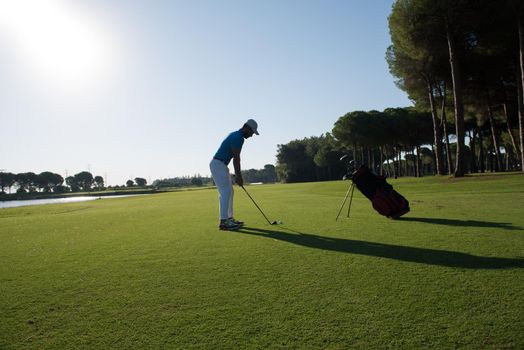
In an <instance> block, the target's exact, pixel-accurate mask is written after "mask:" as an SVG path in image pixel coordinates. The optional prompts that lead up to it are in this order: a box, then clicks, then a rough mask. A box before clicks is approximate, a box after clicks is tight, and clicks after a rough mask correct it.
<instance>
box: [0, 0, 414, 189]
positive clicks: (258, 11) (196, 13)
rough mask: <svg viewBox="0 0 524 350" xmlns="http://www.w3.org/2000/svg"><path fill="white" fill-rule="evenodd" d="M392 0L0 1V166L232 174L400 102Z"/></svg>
mask: <svg viewBox="0 0 524 350" xmlns="http://www.w3.org/2000/svg"><path fill="white" fill-rule="evenodd" d="M392 3H393V0H339V1H336V0H318V1H311V0H207V1H206V0H191V1H190V0H184V1H175V0H173V1H170V0H151V1H146V0H142V1H135V0H63V1H60V0H54V1H53V0H47V1H44V0H34V1H28V0H17V1H11V0H0V77H1V78H0V130H1V134H0V137H1V147H0V169H2V170H3V171H9V172H13V173H19V172H27V171H32V172H35V173H40V172H42V171H52V172H56V173H59V174H61V175H62V176H66V175H74V174H76V173H78V172H80V171H84V170H88V171H90V172H91V173H92V174H93V175H101V176H103V177H106V179H107V184H109V185H117V184H124V183H125V181H126V180H128V179H134V178H135V177H143V178H145V179H147V180H148V182H152V181H154V180H155V179H159V178H168V177H174V176H187V175H190V176H191V175H194V174H200V175H203V176H207V175H209V174H210V171H209V161H210V160H211V158H212V156H213V154H214V152H215V151H216V149H217V148H218V146H219V144H220V142H221V141H222V139H223V138H224V137H225V136H226V135H227V134H228V133H229V132H231V131H234V130H236V129H239V128H240V127H241V126H242V124H243V123H244V122H245V121H246V120H247V119H249V118H253V119H255V120H256V121H257V122H258V123H259V132H260V136H256V135H255V136H253V138H250V139H248V140H247V141H246V142H245V143H244V147H243V150H242V168H243V169H250V168H255V169H261V168H263V167H264V165H265V164H275V162H276V159H275V157H276V151H277V145H278V144H285V143H288V142H289V141H291V140H294V139H302V138H304V137H309V136H320V135H321V134H323V133H326V132H331V130H332V128H333V124H334V123H335V121H336V120H337V119H338V118H339V117H340V116H342V115H344V114H345V113H347V112H350V111H355V110H371V109H377V110H383V109H385V108H387V107H403V106H409V105H411V103H410V101H409V100H408V98H407V96H406V95H405V94H404V93H403V92H402V91H400V90H399V89H398V88H397V87H396V86H395V85H394V79H393V77H392V76H391V75H390V74H389V71H388V67H387V63H386V61H385V51H386V48H387V47H388V46H389V45H390V38H389V32H388V27H387V17H388V15H389V13H390V11H391V6H392Z"/></svg>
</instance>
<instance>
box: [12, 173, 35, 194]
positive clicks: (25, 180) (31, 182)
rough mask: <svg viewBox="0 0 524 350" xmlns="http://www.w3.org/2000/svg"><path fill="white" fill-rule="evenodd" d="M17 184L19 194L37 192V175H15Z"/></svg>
mask: <svg viewBox="0 0 524 350" xmlns="http://www.w3.org/2000/svg"><path fill="white" fill-rule="evenodd" d="M15 177H16V184H17V185H18V190H17V192H19V193H25V192H36V183H37V181H38V180H37V175H36V174H35V173H32V172H27V173H19V174H16V175H15Z"/></svg>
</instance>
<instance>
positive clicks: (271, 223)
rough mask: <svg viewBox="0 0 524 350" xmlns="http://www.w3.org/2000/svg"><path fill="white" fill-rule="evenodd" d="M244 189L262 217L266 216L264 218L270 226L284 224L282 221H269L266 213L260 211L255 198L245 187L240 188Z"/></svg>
mask: <svg viewBox="0 0 524 350" xmlns="http://www.w3.org/2000/svg"><path fill="white" fill-rule="evenodd" d="M240 187H242V189H243V190H244V192H246V194H247V196H248V197H249V199H251V201H252V202H253V204H254V205H255V207H257V209H258V210H259V211H260V212H261V213H262V215H263V216H264V218H265V219H266V220H267V223H268V224H270V225H279V224H282V221H280V220H276V221H273V222H271V221H269V219H268V218H267V216H266V214H264V212H263V211H262V209H260V207H259V206H258V204H257V202H255V200H254V199H253V197H251V195H250V194H249V192H248V191H247V190H246V189H245V187H244V186H240Z"/></svg>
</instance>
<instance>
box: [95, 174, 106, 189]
mask: <svg viewBox="0 0 524 350" xmlns="http://www.w3.org/2000/svg"><path fill="white" fill-rule="evenodd" d="M93 183H94V185H95V187H96V189H97V190H102V189H104V178H103V177H102V176H100V175H97V176H95V177H94V179H93Z"/></svg>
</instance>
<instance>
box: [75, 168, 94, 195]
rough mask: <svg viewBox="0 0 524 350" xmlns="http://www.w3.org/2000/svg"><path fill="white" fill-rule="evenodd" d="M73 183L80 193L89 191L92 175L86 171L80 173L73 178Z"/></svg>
mask: <svg viewBox="0 0 524 350" xmlns="http://www.w3.org/2000/svg"><path fill="white" fill-rule="evenodd" d="M74 178H75V182H76V184H77V185H78V187H80V189H81V190H82V191H89V190H90V189H91V186H92V185H93V175H92V174H91V173H90V172H88V171H82V172H80V173H78V174H76V175H75V176H74Z"/></svg>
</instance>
